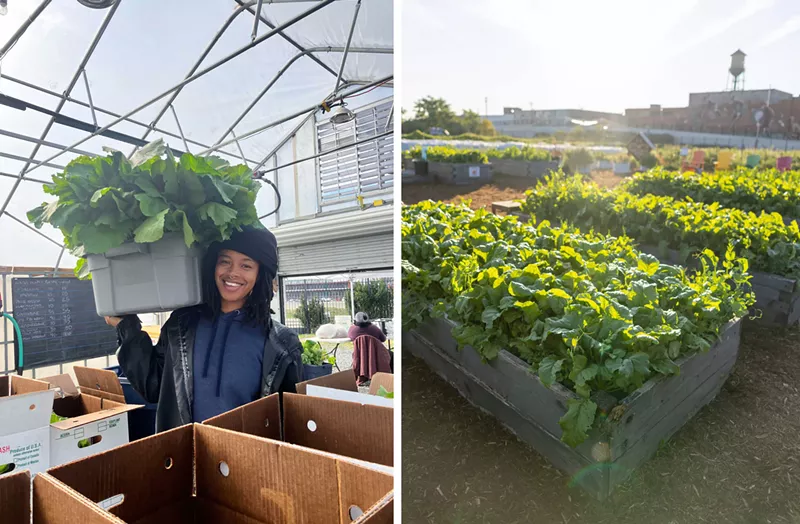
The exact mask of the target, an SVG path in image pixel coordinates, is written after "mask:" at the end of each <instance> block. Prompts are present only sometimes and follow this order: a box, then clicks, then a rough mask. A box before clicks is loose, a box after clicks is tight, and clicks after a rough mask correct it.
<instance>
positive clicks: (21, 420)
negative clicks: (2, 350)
mask: <svg viewBox="0 0 800 524" xmlns="http://www.w3.org/2000/svg"><path fill="white" fill-rule="evenodd" d="M49 388H50V386H49V384H48V383H47V382H41V381H38V380H32V379H28V378H24V377H19V376H15V375H9V376H3V377H0V471H3V472H4V473H11V472H15V471H22V470H23V469H28V470H30V472H31V473H32V474H34V475H35V474H36V473H40V472H42V471H45V470H46V469H47V468H48V467H50V415H51V414H52V412H53V394H54V392H53V391H52V390H50V389H49ZM0 478H1V477H0Z"/></svg>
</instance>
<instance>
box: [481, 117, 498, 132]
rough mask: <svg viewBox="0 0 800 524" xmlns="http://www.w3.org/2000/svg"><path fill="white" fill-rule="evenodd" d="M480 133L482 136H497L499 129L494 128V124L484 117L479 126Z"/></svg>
mask: <svg viewBox="0 0 800 524" xmlns="http://www.w3.org/2000/svg"><path fill="white" fill-rule="evenodd" d="M478 134H479V135H482V136H495V135H496V134H497V130H496V129H495V128H494V124H492V123H491V122H489V121H488V120H486V119H485V118H484V119H483V120H481V125H480V126H478Z"/></svg>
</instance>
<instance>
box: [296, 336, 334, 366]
mask: <svg viewBox="0 0 800 524" xmlns="http://www.w3.org/2000/svg"><path fill="white" fill-rule="evenodd" d="M302 359H303V364H306V365H308V366H321V365H322V364H331V365H333V364H336V357H334V356H333V355H328V354H327V353H326V352H325V350H324V349H322V347H321V346H320V345H319V344H317V343H316V342H314V341H313V340H306V341H304V342H303V354H302Z"/></svg>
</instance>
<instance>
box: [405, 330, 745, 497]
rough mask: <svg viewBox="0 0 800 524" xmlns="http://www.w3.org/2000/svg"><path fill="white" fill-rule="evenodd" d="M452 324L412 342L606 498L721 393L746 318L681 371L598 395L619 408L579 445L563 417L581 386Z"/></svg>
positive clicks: (460, 386)
mask: <svg viewBox="0 0 800 524" xmlns="http://www.w3.org/2000/svg"><path fill="white" fill-rule="evenodd" d="M452 327H453V324H452V323H451V322H449V321H444V320H436V319H433V320H429V321H427V322H426V323H424V324H423V325H421V326H419V327H418V328H417V329H416V330H414V331H411V332H409V333H407V334H404V337H405V338H404V339H403V340H404V348H405V349H408V350H409V351H410V352H411V353H412V354H413V355H415V356H417V357H419V358H421V359H423V360H425V362H426V363H427V364H428V365H429V366H430V367H431V369H433V370H434V371H435V372H436V373H438V374H439V375H440V376H441V377H442V378H444V379H445V380H447V381H448V382H449V383H450V384H452V385H453V386H454V387H455V388H456V389H457V390H458V391H459V392H460V393H461V395H462V396H464V397H465V398H466V399H467V400H469V401H470V402H471V403H472V404H474V405H475V406H477V407H479V408H480V409H482V410H484V411H486V412H488V413H489V414H490V415H492V416H494V417H496V418H497V419H498V420H499V421H500V422H501V423H502V424H503V425H504V426H506V427H507V428H508V429H509V430H510V431H512V432H513V433H514V434H515V435H517V437H519V438H520V439H521V440H523V441H524V442H526V443H528V444H529V445H531V446H532V447H533V448H534V449H535V450H536V451H538V452H539V453H540V454H542V455H543V456H544V457H545V458H546V459H547V460H548V461H550V462H551V463H552V464H553V465H554V466H556V467H558V468H559V469H561V470H562V471H564V472H565V473H567V474H568V475H570V476H571V477H572V480H571V482H570V484H571V485H578V486H580V487H581V488H583V489H584V490H586V491H587V492H589V493H591V494H592V495H593V496H595V497H597V498H598V499H601V500H602V499H605V498H606V497H608V496H609V495H610V494H611V492H612V491H613V490H614V488H615V487H616V486H618V485H619V484H620V483H622V482H624V481H625V480H626V479H627V478H628V477H629V476H630V475H631V474H632V473H633V472H634V471H635V470H636V468H637V467H639V466H640V465H641V464H642V463H644V462H645V461H646V460H648V459H649V458H650V457H652V456H653V455H654V454H655V453H656V451H657V450H658V448H659V446H660V444H661V443H663V442H665V441H666V440H668V439H669V438H670V437H671V436H672V435H673V434H674V433H675V432H676V431H678V430H679V429H680V428H681V427H682V426H683V425H684V424H686V422H687V421H689V419H691V418H692V417H693V416H694V415H695V414H696V413H697V412H698V411H699V410H700V409H701V408H702V407H703V406H705V405H706V404H708V403H709V402H711V400H712V399H714V397H715V396H716V395H717V393H718V392H719V391H720V389H721V388H722V385H723V383H724V382H725V380H726V379H727V378H728V376H729V375H730V373H731V371H732V370H733V366H734V364H735V362H736V357H737V356H738V353H739V337H740V333H741V322H740V321H736V322H731V323H729V324H728V325H726V326H725V327H724V329H723V330H722V333H721V340H720V341H718V342H717V343H716V344H714V345H713V346H712V347H711V349H710V350H709V351H708V352H706V353H698V354H694V355H688V356H685V357H683V358H681V359H680V360H678V361H677V364H678V365H679V366H680V374H679V375H676V376H672V377H663V376H661V377H657V378H654V379H651V380H649V381H647V382H646V383H645V384H644V385H643V386H642V387H641V388H639V389H638V390H636V391H635V392H633V393H631V394H630V395H628V396H627V397H625V398H624V399H622V400H620V401H617V400H616V399H614V398H613V397H612V396H610V395H608V394H601V395H600V396H598V398H594V397H593V400H595V402H596V403H597V404H598V406H599V407H600V408H602V409H603V411H604V412H606V413H610V414H611V415H610V416H609V417H608V418H606V419H605V420H604V421H603V422H601V423H600V424H599V425H598V427H596V428H594V429H593V430H592V433H591V434H590V436H589V438H588V439H587V441H586V442H584V443H583V444H581V445H580V446H578V447H577V448H572V447H570V446H568V445H567V444H565V443H563V442H562V441H561V440H560V439H561V427H560V426H559V424H558V421H559V419H560V418H561V417H562V416H563V415H564V414H565V413H566V411H567V401H568V400H569V399H570V398H576V395H575V393H573V392H572V391H570V390H568V389H567V388H565V387H563V386H561V385H560V384H554V385H553V386H552V387H551V388H547V387H545V386H544V385H543V384H542V383H541V382H540V381H539V377H538V376H536V375H535V374H534V373H533V372H532V371H531V369H530V366H529V365H528V364H527V363H525V362H524V361H522V360H521V359H519V358H517V357H516V356H514V355H512V354H511V353H509V352H507V351H501V352H500V354H499V356H498V357H497V358H496V359H494V360H493V361H491V362H489V363H484V362H482V361H481V357H480V355H479V354H478V353H477V352H476V351H475V350H474V349H472V348H470V347H466V348H464V349H463V350H461V351H459V350H458V348H457V345H456V342H455V340H454V339H453V337H452V335H451V329H452ZM600 408H599V409H600ZM709 438H713V432H712V433H710V434H709Z"/></svg>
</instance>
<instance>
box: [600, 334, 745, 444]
mask: <svg viewBox="0 0 800 524" xmlns="http://www.w3.org/2000/svg"><path fill="white" fill-rule="evenodd" d="M740 336H741V321H738V322H736V323H731V324H728V326H726V328H725V329H724V331H723V332H722V333H721V340H720V341H718V342H717V343H716V344H714V345H713V346H712V347H711V348H710V349H709V351H708V352H706V353H697V354H694V355H688V356H685V357H683V358H681V359H680V360H679V361H678V362H677V364H678V365H679V366H680V368H681V371H680V374H679V375H677V376H673V377H664V376H660V377H657V378H655V379H651V380H649V381H647V382H646V383H645V384H644V385H643V386H642V387H641V388H639V389H638V390H636V391H634V392H633V393H631V394H630V395H628V396H627V397H626V398H624V399H622V400H621V401H620V406H622V408H621V409H624V410H625V412H624V414H623V415H622V417H621V419H620V421H619V422H617V423H615V424H612V425H611V435H610V437H611V438H610V446H611V457H612V460H614V459H616V458H618V457H621V456H622V455H624V454H625V453H626V452H627V450H628V449H631V448H632V447H634V446H635V445H636V443H637V442H638V440H639V439H641V438H643V436H644V435H646V434H648V433H649V432H650V431H651V430H652V428H653V426H655V425H656V424H657V423H658V421H659V420H660V419H661V418H663V417H664V416H665V415H667V414H668V413H671V412H672V411H673V410H674V409H676V407H677V406H679V405H680V404H681V403H682V402H684V401H685V399H687V398H689V396H690V395H692V394H693V392H694V390H695V389H697V388H698V387H699V386H700V385H701V384H703V383H704V382H705V381H706V380H708V379H709V377H712V376H714V375H716V374H718V373H719V370H720V369H722V368H724V367H725V366H728V365H732V363H733V362H735V361H736V358H737V356H738V354H739V340H740ZM618 409H619V408H618Z"/></svg>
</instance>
